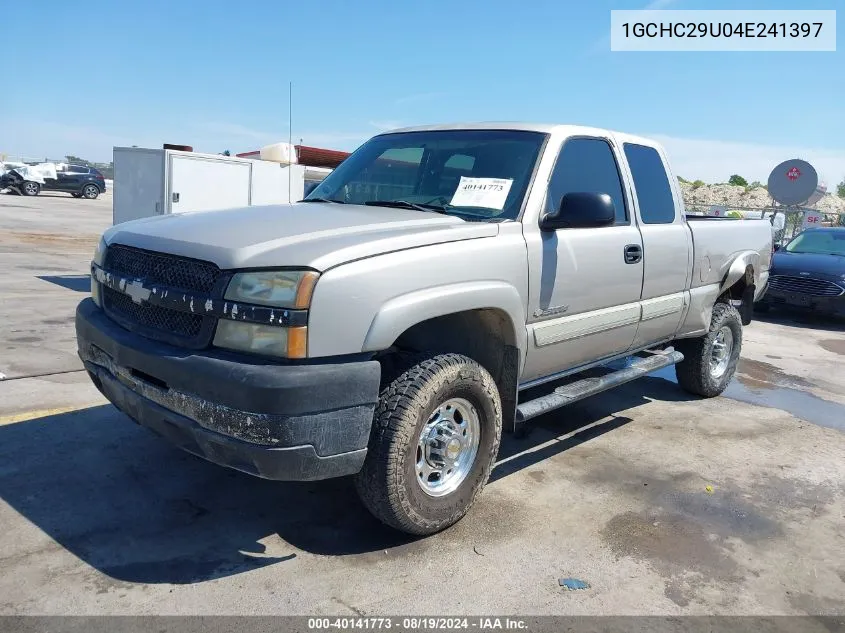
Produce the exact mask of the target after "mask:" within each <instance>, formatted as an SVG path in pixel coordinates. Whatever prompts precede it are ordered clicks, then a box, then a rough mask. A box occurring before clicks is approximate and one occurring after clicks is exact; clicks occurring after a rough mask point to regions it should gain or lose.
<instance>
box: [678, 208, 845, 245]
mask: <svg viewBox="0 0 845 633" xmlns="http://www.w3.org/2000/svg"><path fill="white" fill-rule="evenodd" d="M684 206H685V207H686V212H687V213H688V214H689V215H714V213H713V209H714V207H717V208H719V210H720V213H719V215H724V216H725V217H734V218H746V219H767V220H769V221H770V222H771V223H772V240H773V241H774V243H775V244H776V245H783V244H785V243H786V242H788V241H789V240H791V239H792V238H793V237H795V236H796V235H798V234H799V233H800V232H801V231H802V230H803V229H804V228H805V226H804V225H805V219H806V218H807V215H808V213H809V214H812V215H814V216H819V217H820V222H819V224H818V225H820V226H845V213H839V214H837V213H825V212H824V211H819V210H817V209H802V208H795V207H782V206H777V205H773V206H766V207H742V206H733V205H720V204H685V205H684Z"/></svg>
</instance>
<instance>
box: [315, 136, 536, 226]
mask: <svg viewBox="0 0 845 633" xmlns="http://www.w3.org/2000/svg"><path fill="white" fill-rule="evenodd" d="M545 139H546V135H545V134H542V133H540V132H531V131H523V130H432V131H426V132H401V133H393V134H383V135H381V136H377V137H375V138H373V139H371V140H370V141H368V142H367V143H365V144H364V145H362V146H361V147H360V148H359V149H357V150H356V151H355V152H354V153H353V154H352V155H351V156H350V157H349V158H347V159H346V160H345V161H343V163H341V165H340V166H338V167H337V169H335V170H334V171H333V172H332V173H331V174H329V175H328V176H327V177H326V179H325V180H324V181H323V182H322V183H320V185H319V186H317V187H316V188H315V189H314V190H313V191H312V192H311V193H310V194H309V195H308V196H307V197H306V200H330V201H334V202H345V203H346V204H367V205H372V206H385V207H390V206H392V207H403V208H410V209H416V210H423V211H427V210H431V211H435V212H440V213H446V214H449V215H457V216H461V217H463V218H465V219H474V220H491V221H501V220H514V219H516V218H517V217H518V216H519V213H520V211H521V208H522V202H523V199H524V197H525V192H526V191H527V189H528V184H529V182H530V180H531V176H532V174H533V172H534V166H535V164H536V162H537V157H538V156H539V153H540V148H541V147H542V146H543V142H544V141H545Z"/></svg>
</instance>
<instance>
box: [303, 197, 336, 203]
mask: <svg viewBox="0 0 845 633" xmlns="http://www.w3.org/2000/svg"><path fill="white" fill-rule="evenodd" d="M300 202H334V203H335V204H346V203H345V202H344V201H343V200H332V199H331V198H305V200H300Z"/></svg>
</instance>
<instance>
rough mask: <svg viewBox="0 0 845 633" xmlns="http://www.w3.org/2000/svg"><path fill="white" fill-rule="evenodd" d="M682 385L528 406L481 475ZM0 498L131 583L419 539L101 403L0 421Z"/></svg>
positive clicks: (191, 578) (501, 473)
mask: <svg viewBox="0 0 845 633" xmlns="http://www.w3.org/2000/svg"><path fill="white" fill-rule="evenodd" d="M683 397H684V396H683V395H681V394H680V391H679V390H678V389H677V387H676V386H674V385H672V384H671V383H668V382H667V381H665V380H662V379H660V378H643V379H640V381H639V382H638V383H635V385H629V386H627V387H621V388H619V389H617V390H615V391H614V392H608V393H607V394H603V395H600V396H596V397H594V398H592V399H591V400H586V401H584V402H582V403H578V404H576V405H573V406H571V407H568V408H567V409H566V410H565V413H563V412H557V413H556V414H550V415H547V416H545V417H544V418H538V420H537V422H536V424H535V425H534V427H535V431H534V432H533V433H531V434H530V435H529V436H528V437H526V438H522V439H514V438H512V437H510V436H506V437H505V439H504V440H503V444H502V449H501V451H500V465H499V466H497V467H496V468H495V469H494V471H493V477H492V481H493V482H496V481H500V480H502V479H503V478H505V477H508V476H509V475H511V474H513V473H515V472H517V471H519V470H521V469H522V468H525V467H527V466H529V465H531V464H533V463H536V462H537V461H539V460H541V459H546V458H548V457H551V456H553V455H557V454H559V453H561V452H563V451H565V450H567V449H568V448H571V447H573V446H576V445H578V444H581V443H583V442H586V441H588V440H590V439H593V438H595V437H598V436H600V435H601V434H603V433H606V432H608V431H611V430H613V429H615V428H619V426H621V425H623V424H626V423H628V422H630V421H631V420H630V418H627V417H624V416H622V417H619V416H614V417H612V418H611V419H610V421H608V422H603V423H599V424H596V423H597V422H600V421H601V420H605V419H606V418H607V417H608V416H609V415H611V414H612V413H613V412H614V411H624V410H626V409H628V408H630V407H633V406H637V405H640V404H643V403H644V402H646V401H647V400H648V399H658V400H666V399H671V400H677V399H680V398H683ZM590 425H593V426H590ZM583 427H589V428H586V429H585V430H583V431H580V432H575V431H577V430H578V429H579V428H583ZM570 433H571V434H572V435H571V436H569V437H568V438H567V439H563V440H560V441H556V442H553V443H552V446H549V447H542V448H539V449H537V450H535V451H533V452H532V451H531V450H530V449H531V448H532V447H537V446H540V445H541V444H544V443H546V442H548V440H549V438H550V437H551V438H555V437H558V438H559V437H561V436H562V435H564V434H570ZM0 497H1V498H2V499H3V500H4V501H5V502H6V503H7V504H8V505H9V506H10V507H11V508H12V509H14V510H15V511H17V512H18V513H20V515H22V516H23V517H24V518H25V519H26V520H27V521H29V522H31V523H33V524H34V525H36V526H37V527H38V528H40V529H41V530H43V531H44V532H45V533H46V534H47V535H49V536H50V537H51V538H52V539H54V540H55V541H56V542H57V543H58V544H59V545H61V546H62V547H64V548H65V549H67V550H68V551H69V552H70V553H72V554H74V555H75V556H77V557H78V558H80V559H81V560H82V561H84V562H85V563H86V564H88V565H90V566H91V567H93V568H94V569H96V570H98V571H99V572H102V573H103V574H105V575H107V576H109V577H110V578H112V579H114V580H116V581H122V582H130V583H172V584H189V583H198V582H203V581H207V580H213V579H216V578H222V577H228V576H233V575H237V574H240V573H243V572H247V571H250V570H254V569H258V568H262V567H266V566H268V565H275V564H280V565H279V571H280V572H282V573H284V569H285V565H284V564H282V563H285V562H288V561H291V560H293V559H295V558H296V556H297V550H299V551H304V552H309V553H312V554H317V555H323V556H358V555H368V554H371V553H377V554H378V555H384V554H386V553H387V551H388V550H392V551H393V553H394V554H400V553H401V552H402V551H403V549H404V548H405V547H415V546H418V545H425V544H424V543H415V541H416V539H413V538H411V537H409V536H407V535H404V534H401V533H398V532H395V531H393V530H391V529H389V528H387V527H385V526H383V525H382V524H381V523H379V522H378V521H377V520H376V519H374V518H373V517H372V516H371V515H370V514H369V513H368V512H367V511H366V510H365V509H364V508H363V506H362V505H361V504H360V503H359V502H358V499H357V497H356V495H355V491H354V489H353V486H352V483H351V481H350V479H348V478H347V479H338V480H330V481H324V482H314V483H279V482H271V481H265V480H260V479H256V478H254V477H251V476H249V475H244V474H241V473H238V472H234V471H230V470H228V469H224V468H220V467H218V466H216V465H213V464H210V463H207V462H205V461H203V460H201V459H199V458H196V457H193V456H191V455H188V454H186V453H183V452H182V451H179V450H178V449H175V448H173V447H171V446H170V445H169V444H168V443H166V442H165V441H163V440H161V439H160V438H158V437H156V436H155V435H153V434H152V433H150V432H149V431H147V430H146V429H143V428H140V427H138V426H136V425H134V424H132V423H131V422H130V421H129V420H128V419H127V418H126V417H124V416H123V415H122V414H121V413H119V412H118V411H117V410H116V409H114V408H113V407H112V406H110V405H104V406H99V407H93V408H90V409H85V410H81V411H76V412H70V413H64V414H60V415H52V416H47V417H43V418H38V419H34V420H30V421H25V422H19V423H14V424H6V425H3V426H0ZM482 503H483V501H482ZM0 511H2V510H0ZM4 512H11V510H9V509H6V510H4ZM467 520H471V517H470V518H469V519H467ZM13 521H14V524H15V525H17V526H20V527H16V528H15V529H28V528H26V527H24V526H23V522H21V521H20V519H13V518H12V517H6V518H5V520H4V524H5V525H6V529H11V525H12V522H13ZM432 538H433V539H439V538H448V532H446V533H444V534H443V535H437V536H435V537H432Z"/></svg>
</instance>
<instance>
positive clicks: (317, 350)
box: [76, 124, 772, 534]
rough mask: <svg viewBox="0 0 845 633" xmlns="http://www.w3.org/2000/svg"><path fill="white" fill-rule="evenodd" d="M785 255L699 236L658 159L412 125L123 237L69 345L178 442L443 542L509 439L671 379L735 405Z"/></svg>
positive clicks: (555, 130)
mask: <svg viewBox="0 0 845 633" xmlns="http://www.w3.org/2000/svg"><path fill="white" fill-rule="evenodd" d="M771 257H772V233H771V226H770V224H769V222H768V221H767V220H731V219H723V218H715V219H714V218H700V219H696V220H691V219H690V220H688V219H687V218H686V216H685V214H684V207H683V201H682V197H681V190H680V187H679V184H678V180H677V178H676V177H675V175H674V174H673V172H672V169H671V167H670V166H669V163H668V162H667V158H666V153H665V152H664V150H663V148H662V147H661V146H660V145H659V144H658V143H655V142H654V141H651V140H648V139H644V138H639V137H635V136H630V135H627V134H620V133H616V132H609V131H606V130H600V129H595V128H585V127H576V126H566V125H562V126H558V125H528V124H502V125H491V124H470V125H466V124H464V125H452V126H430V127H420V128H409V129H405V130H399V131H395V132H390V133H385V134H382V135H379V136H376V137H375V138H373V139H371V140H369V141H368V142H366V143H365V144H364V145H362V146H361V147H360V148H359V149H358V150H356V151H355V152H354V153H353V154H352V155H351V156H350V157H349V158H347V159H346V160H345V161H344V162H343V163H342V164H341V165H340V166H339V167H338V168H337V169H335V170H334V171H333V172H332V173H331V174H329V175H328V176H327V177H326V179H325V180H323V181H322V182H321V183H320V184H319V185H318V186H317V187H316V188H315V189H314V191H312V192H311V193H310V194H309V195H308V197H307V198H306V199H305V200H304V201H302V202H300V203H297V204H294V205H284V206H280V205H277V206H272V205H270V206H253V207H246V208H239V209H231V210H229V209H227V210H221V211H208V212H198V213H189V214H178V215H167V216H161V217H154V218H146V219H142V220H136V221H130V222H126V223H122V224H119V225H116V226H113V227H112V228H110V229H109V230H107V231H106V232H105V234H104V235H103V237H102V239H101V241H100V243H99V245H98V247H97V250H96V252H95V254H94V258H93V261H92V264H91V277H92V286H91V297H90V298H87V299H85V300H83V301H82V302H81V303H80V304H79V306H78V308H77V312H76V336H77V341H78V350H79V355H80V357H81V358H82V360H83V362H84V365H85V368H86V369H87V370H88V372H89V375H90V377H91V379H92V381H93V383H94V384H95V385H96V386H97V388H98V389H100V391H101V392H102V393H103V394H104V395H105V396H106V397H107V398H108V399H109V400H110V401H111V402H112V403H114V404H115V405H116V406H117V407H118V408H119V409H120V410H121V411H123V412H125V413H126V414H127V415H128V416H129V417H131V418H132V419H134V420H135V421H136V422H138V423H140V424H141V425H143V426H146V427H149V428H150V429H152V430H154V431H155V432H157V433H159V434H160V435H162V436H164V437H165V438H167V439H168V440H170V441H171V442H173V443H174V444H176V445H177V446H179V447H180V448H182V449H184V450H186V451H189V452H191V453H194V454H196V455H199V456H201V457H203V458H205V459H207V460H209V461H212V462H215V463H217V464H220V465H223V466H227V467H230V468H233V469H237V470H240V471H243V472H247V473H250V474H252V475H256V476H258V477H263V478H268V479H276V480H314V479H326V478H329V477H340V476H344V475H354V479H355V484H356V487H357V491H358V494H359V496H360V498H361V499H362V501H363V503H364V505H365V506H366V507H367V508H368V509H369V510H370V511H371V512H372V513H373V514H374V515H375V516H376V517H378V518H379V519H380V520H381V521H383V522H384V523H386V524H387V525H390V526H392V527H394V528H396V529H399V530H403V531H405V532H409V533H412V534H430V533H433V532H437V531H438V530H442V529H444V528H445V527H447V526H449V525H451V524H453V523H455V522H456V521H458V520H459V519H460V518H461V517H463V516H464V514H465V513H466V512H467V511H468V509H469V508H470V506H472V504H473V502H474V500H475V499H476V497H477V495H478V493H479V492H480V491H481V489H482V487H483V486H484V484H485V482H486V481H487V478H488V476H489V474H490V471H491V469H492V467H493V463H494V461H495V459H496V455H497V452H498V448H499V441H500V437H501V433H502V431H503V430H505V431H514V432H520V430H521V429H524V428H525V424H526V423H527V422H528V421H529V420H531V419H532V418H535V417H537V416H539V415H541V414H543V413H547V412H549V411H553V410H555V409H557V408H559V407H562V406H565V405H567V404H570V403H572V402H575V401H577V400H580V399H582V398H585V397H587V396H591V395H594V394H596V393H599V392H601V391H604V390H606V389H609V388H611V387H614V386H617V385H620V384H622V383H625V382H628V381H631V380H633V379H635V378H638V377H640V376H644V375H646V374H648V373H650V372H653V371H655V370H658V369H660V368H663V367H668V366H671V365H675V368H676V369H675V371H676V374H677V378H678V382H679V384H680V386H681V387H682V388H683V389H686V390H687V391H689V392H692V393H694V394H698V395H700V396H704V397H713V396H716V395H718V394H720V393H722V391H723V390H724V389H725V388H726V386H727V384H728V382H729V381H730V380H731V378H732V377H733V375H734V371H735V369H736V366H737V361H738V359H739V356H740V350H741V346H742V335H743V329H742V327H743V325H747V324H748V323H750V320H751V314H752V310H751V308H752V303H753V300H754V299H756V298H758V297H759V293H760V292H761V291H762V289H763V288H764V287H765V285H766V279H767V276H768V267H769V262H770V260H771ZM623 360H624V361H625V362H623V363H620V361H623ZM618 364H621V365H622V366H621V367H619V366H616V365H618ZM598 367H603V368H606V369H607V372H605V373H603V375H601V376H599V377H597V376H595V375H590V371H591V370H595V369H596V368H598ZM561 381H565V384H562V383H561ZM545 383H549V384H550V385H560V386H557V388H554V389H549V388H544V389H540V390H530V391H529V388H531V387H535V386H538V385H541V384H545ZM527 393H531V394H539V395H535V396H534V397H531V398H529V397H528V396H527V395H525V394H527ZM163 467H164V466H163Z"/></svg>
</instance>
